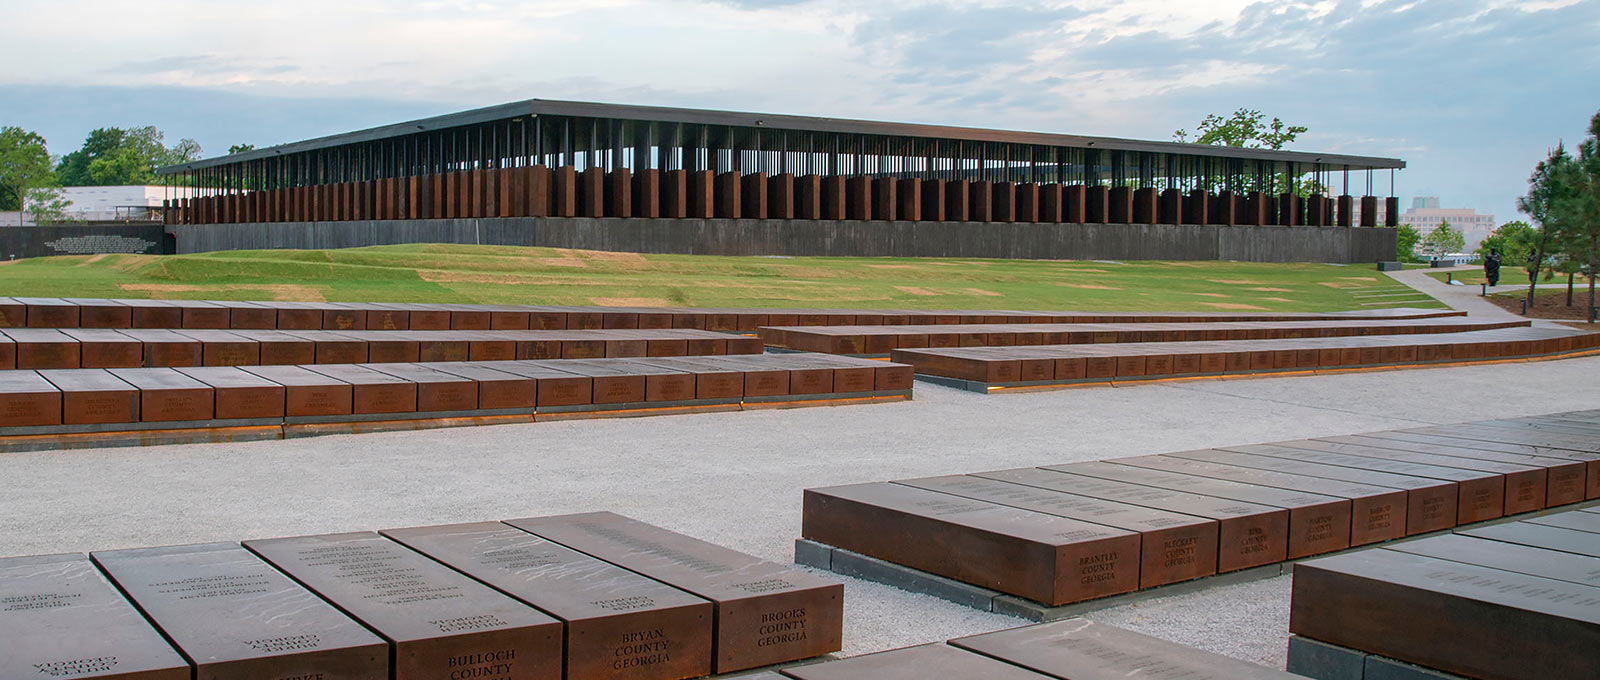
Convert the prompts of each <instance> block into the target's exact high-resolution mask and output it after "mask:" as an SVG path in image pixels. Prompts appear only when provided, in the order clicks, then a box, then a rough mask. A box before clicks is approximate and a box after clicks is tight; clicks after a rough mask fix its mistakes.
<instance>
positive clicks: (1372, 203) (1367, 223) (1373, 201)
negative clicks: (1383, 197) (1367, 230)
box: [1361, 196, 1378, 227]
mask: <svg viewBox="0 0 1600 680" xmlns="http://www.w3.org/2000/svg"><path fill="white" fill-rule="evenodd" d="M1361 226H1363V227H1376V226H1378V197H1377V196H1362V197H1361Z"/></svg>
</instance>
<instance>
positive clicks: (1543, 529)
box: [1456, 522, 1600, 557]
mask: <svg viewBox="0 0 1600 680" xmlns="http://www.w3.org/2000/svg"><path fill="white" fill-rule="evenodd" d="M1456 533H1459V534H1464V535H1467V536H1473V537H1477V538H1487V539H1490V540H1494V541H1502V542H1505V543H1516V544H1518V545H1531V546H1534V547H1536V548H1545V549H1548V550H1559V551H1562V552H1569V553H1573V554H1575V555H1587V556H1589V557H1600V537H1596V536H1595V534H1594V533H1592V532H1588V531H1578V530H1576V529H1568V528H1565V527H1557V526H1550V525H1547V524H1533V523H1530V522H1512V523H1510V524H1496V525H1492V526H1486V527H1477V528H1474V529H1461V530H1458V531H1457V532H1456Z"/></svg>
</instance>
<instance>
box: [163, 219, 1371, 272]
mask: <svg viewBox="0 0 1600 680" xmlns="http://www.w3.org/2000/svg"><path fill="white" fill-rule="evenodd" d="M167 230H168V231H169V232H171V233H173V234H175V235H176V237H177V248H178V252H181V253H198V252H210V251H215V250H249V249H266V248H301V249H322V248H351V247H358V246H371V245H389V244H398V243H475V244H485V245H514V246H546V247H554V248H581V249H587V250H608V251H617V252H636V253H681V254H694V255H794V256H808V255H816V256H838V257H971V258H996V259H1029V260H1112V259H1115V260H1242V261H1251V262H1343V263H1360V262H1375V261H1377V260H1392V259H1394V247H1395V246H1394V230H1393V229H1382V228H1343V227H1320V228H1319V227H1243V226H1232V227H1229V226H1196V225H1172V224H1034V223H1024V222H1004V223H1002V222H981V223H980V222H898V221H897V222H884V221H859V220H840V221H821V220H734V219H647V218H631V219H622V218H585V217H565V218H563V217H515V218H485V219H442V220H382V221H342V222H285V223H254V224H202V225H180V226H169V227H167Z"/></svg>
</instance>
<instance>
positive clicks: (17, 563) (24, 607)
mask: <svg viewBox="0 0 1600 680" xmlns="http://www.w3.org/2000/svg"><path fill="white" fill-rule="evenodd" d="M190 673H191V671H190V669H189V664H188V662H186V661H184V660H183V657H181V656H178V653H177V652H176V651H173V649H172V645H169V644H167V641H166V640H163V639H162V638H161V634H160V633H157V632H156V629H155V628H152V627H151V626H150V623H149V622H148V621H145V619H144V617H143V616H140V615H139V612H138V610H136V609H134V608H133V605H131V604H129V603H128V601H127V600H126V599H125V598H123V597H122V593H119V592H117V589H116V588H115V587H114V586H112V585H111V583H110V582H108V581H106V579H105V577H104V576H101V575H100V571H99V570H98V569H95V567H94V564H93V563H91V562H90V561H89V558H88V557H87V556H85V555H80V554H69V555H40V556H37V557H12V558H6V559H0V677H4V678H8V679H10V678H17V679H20V678H100V679H101V680H189V678H190Z"/></svg>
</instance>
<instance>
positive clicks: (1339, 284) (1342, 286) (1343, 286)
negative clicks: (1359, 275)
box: [1317, 281, 1366, 290]
mask: <svg viewBox="0 0 1600 680" xmlns="http://www.w3.org/2000/svg"><path fill="white" fill-rule="evenodd" d="M1317 285H1319V286H1327V287H1329V288H1335V289H1338V290H1349V289H1351V288H1366V286H1363V285H1361V284H1359V283H1345V282H1343V281H1318V282H1317Z"/></svg>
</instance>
